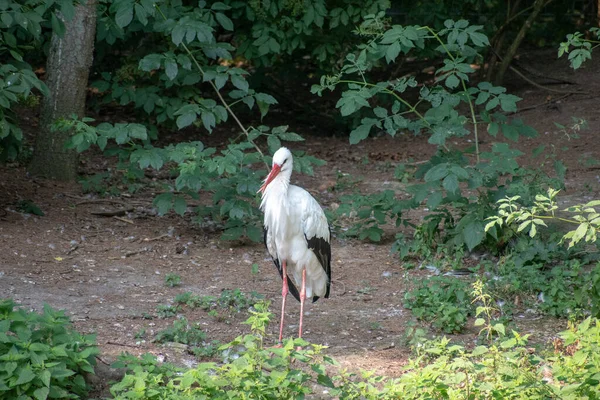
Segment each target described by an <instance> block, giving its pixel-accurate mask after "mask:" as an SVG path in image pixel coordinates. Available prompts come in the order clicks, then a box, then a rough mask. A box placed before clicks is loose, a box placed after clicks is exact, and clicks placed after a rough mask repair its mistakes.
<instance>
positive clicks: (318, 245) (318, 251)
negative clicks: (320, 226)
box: [304, 226, 331, 303]
mask: <svg viewBox="0 0 600 400" xmlns="http://www.w3.org/2000/svg"><path fill="white" fill-rule="evenodd" d="M327 228H328V229H329V238H331V227H329V226H327ZM304 237H305V238H306V242H307V243H308V248H309V249H310V250H312V251H313V253H315V256H317V260H319V263H320V264H321V266H322V267H323V269H324V270H325V273H326V274H327V291H326V292H325V298H326V299H327V298H329V290H330V288H331V244H330V243H329V240H330V239H329V238H324V237H320V236H316V235H315V236H313V237H311V238H309V237H307V236H306V235H304ZM317 300H319V296H313V303H314V302H315V301H317Z"/></svg>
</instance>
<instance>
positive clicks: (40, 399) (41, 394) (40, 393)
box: [33, 387, 50, 400]
mask: <svg viewBox="0 0 600 400" xmlns="http://www.w3.org/2000/svg"><path fill="white" fill-rule="evenodd" d="M49 393H50V389H49V388H47V387H43V388H39V389H36V390H34V392H33V397H35V398H36V399H37V400H46V399H47V398H48V394H49Z"/></svg>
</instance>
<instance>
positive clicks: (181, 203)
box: [173, 196, 187, 217]
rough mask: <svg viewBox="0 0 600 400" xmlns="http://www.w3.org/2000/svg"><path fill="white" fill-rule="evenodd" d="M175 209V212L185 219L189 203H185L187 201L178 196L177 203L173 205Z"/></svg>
mask: <svg viewBox="0 0 600 400" xmlns="http://www.w3.org/2000/svg"><path fill="white" fill-rule="evenodd" d="M173 209H174V210H175V212H176V213H177V214H179V215H181V216H182V217H183V214H185V212H186V210H187V202H186V201H185V199H184V198H183V197H181V196H176V197H175V201H174V203H173Z"/></svg>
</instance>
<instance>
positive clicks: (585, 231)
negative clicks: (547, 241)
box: [485, 189, 600, 248]
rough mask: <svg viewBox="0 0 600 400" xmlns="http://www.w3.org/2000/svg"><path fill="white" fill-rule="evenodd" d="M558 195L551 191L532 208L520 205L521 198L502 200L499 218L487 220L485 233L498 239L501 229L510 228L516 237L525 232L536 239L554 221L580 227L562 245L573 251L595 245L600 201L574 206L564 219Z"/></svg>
mask: <svg viewBox="0 0 600 400" xmlns="http://www.w3.org/2000/svg"><path fill="white" fill-rule="evenodd" d="M558 193H559V191H558V190H555V189H548V192H547V194H546V195H543V194H538V195H536V196H535V202H534V204H533V205H532V206H529V207H527V206H522V205H521V204H520V203H519V200H520V199H521V197H520V196H512V197H506V198H504V199H500V200H498V204H499V207H498V214H497V215H494V216H490V217H488V218H487V219H486V220H487V221H489V222H488V223H487V224H486V226H485V231H486V232H490V233H491V234H492V235H496V229H497V228H499V229H502V228H503V227H508V229H512V230H513V231H515V232H516V233H521V232H522V233H523V234H528V235H529V236H530V237H535V236H536V235H537V233H538V229H539V228H541V227H548V226H547V225H546V222H544V221H545V220H554V221H560V222H566V223H569V224H575V225H577V228H576V229H573V230H571V231H568V232H567V233H565V234H564V236H563V237H562V239H561V242H564V241H568V242H569V248H571V247H573V246H574V245H576V244H577V243H579V242H581V241H585V242H587V243H595V242H596V240H597V234H598V232H600V213H599V212H598V211H596V207H600V200H592V201H589V202H587V203H585V204H577V205H574V206H570V207H568V208H566V209H564V210H563V212H565V213H568V214H569V215H570V216H569V217H562V216H559V215H558V214H557V210H558V203H557V201H556V196H557V195H558Z"/></svg>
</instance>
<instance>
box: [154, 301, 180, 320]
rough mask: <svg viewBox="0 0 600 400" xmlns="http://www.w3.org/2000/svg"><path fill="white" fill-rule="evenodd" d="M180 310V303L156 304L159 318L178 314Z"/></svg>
mask: <svg viewBox="0 0 600 400" xmlns="http://www.w3.org/2000/svg"><path fill="white" fill-rule="evenodd" d="M180 311H181V307H179V306H178V305H170V304H159V305H158V306H156V315H157V316H158V318H171V317H174V316H176V315H177V313H178V312H180Z"/></svg>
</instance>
